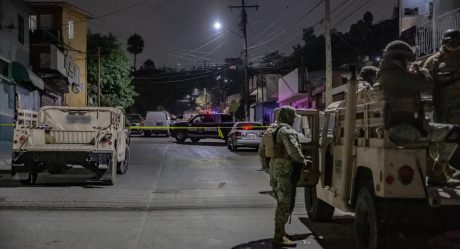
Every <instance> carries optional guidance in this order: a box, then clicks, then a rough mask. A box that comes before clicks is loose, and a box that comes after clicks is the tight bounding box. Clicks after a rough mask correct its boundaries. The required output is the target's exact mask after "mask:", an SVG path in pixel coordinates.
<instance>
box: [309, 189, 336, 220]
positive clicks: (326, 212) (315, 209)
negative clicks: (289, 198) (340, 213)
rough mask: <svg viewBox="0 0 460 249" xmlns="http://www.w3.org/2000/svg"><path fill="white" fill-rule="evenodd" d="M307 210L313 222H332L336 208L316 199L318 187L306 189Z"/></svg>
mask: <svg viewBox="0 0 460 249" xmlns="http://www.w3.org/2000/svg"><path fill="white" fill-rule="evenodd" d="M304 195H305V209H306V210H307V214H308V217H309V218H310V219H311V220H312V221H323V222H324V221H330V220H331V219H332V216H333V215H334V210H335V208H334V207H333V206H331V205H329V204H327V203H326V202H324V201H322V200H320V199H318V198H317V197H316V187H305V188H304Z"/></svg>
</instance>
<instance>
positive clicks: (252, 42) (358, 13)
mask: <svg viewBox="0 0 460 249" xmlns="http://www.w3.org/2000/svg"><path fill="white" fill-rule="evenodd" d="M320 1H321V0H247V4H251V5H255V4H258V5H260V8H259V9H258V10H255V9H251V10H249V12H248V16H249V24H248V41H249V56H250V57H249V60H250V61H254V60H257V59H258V58H260V57H261V56H263V55H264V54H266V53H268V52H272V51H274V50H280V51H281V52H282V53H284V54H290V53H291V52H292V46H293V45H295V44H297V43H300V44H302V40H301V37H302V28H304V27H308V26H315V24H316V26H315V31H316V33H317V34H320V33H321V32H323V23H321V19H322V18H323V17H324V4H322V3H319V2H320ZM67 2H69V3H72V4H74V5H76V6H78V7H79V8H81V9H83V10H86V11H87V12H89V13H90V14H91V15H92V16H93V17H94V19H93V20H91V21H90V25H89V26H90V29H91V31H92V32H102V33H108V32H111V33H114V34H115V35H116V36H117V37H118V38H119V40H120V41H121V42H123V43H126V40H127V38H128V37H129V35H130V34H132V33H138V34H140V35H141V36H142V37H143V38H144V41H145V48H144V52H143V53H142V54H141V55H138V63H137V64H138V65H140V64H142V62H143V61H145V60H146V59H148V58H150V59H152V60H153V61H155V63H156V65H157V66H163V65H166V66H170V67H174V68H177V67H180V68H190V67H192V66H193V65H196V66H198V65H202V64H203V61H204V60H207V61H208V62H207V63H208V64H215V63H217V64H219V63H223V61H224V59H225V58H227V57H239V56H240V53H241V51H242V47H243V39H242V38H241V37H239V36H238V35H236V34H235V33H239V27H238V23H239V21H240V11H239V10H233V11H231V10H230V9H229V8H228V5H240V4H241V1H240V0H150V1H149V0H67ZM396 3H397V0H331V5H332V6H331V9H332V25H333V27H334V28H336V29H337V30H339V31H344V32H346V31H348V29H349V26H350V25H351V24H352V23H355V22H356V21H357V20H359V19H361V18H362V16H363V14H364V12H366V11H371V12H372V13H373V14H374V22H378V21H379V20H382V19H384V18H389V17H390V16H391V15H392V10H393V6H394V5H395V4H396ZM315 6H316V8H313V7H315ZM334 10H335V11H334ZM216 21H219V22H220V23H222V25H223V29H222V30H221V31H220V32H218V31H216V30H215V29H214V28H213V24H214V22H216ZM228 30H230V31H228ZM130 58H132V56H131V55H130ZM179 64H180V65H179Z"/></svg>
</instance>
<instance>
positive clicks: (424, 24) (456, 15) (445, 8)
mask: <svg viewBox="0 0 460 249" xmlns="http://www.w3.org/2000/svg"><path fill="white" fill-rule="evenodd" d="M399 1H400V3H399V6H401V8H400V13H399V17H400V18H399V19H400V22H399V23H400V28H399V30H400V35H401V38H402V39H403V40H405V41H406V42H408V43H409V44H411V45H412V46H413V47H414V48H415V52H416V54H417V56H418V57H423V56H428V55H430V54H433V53H434V52H436V51H437V50H438V49H439V47H440V46H441V38H442V34H443V32H444V31H445V30H446V29H460V1H458V0H399Z"/></svg>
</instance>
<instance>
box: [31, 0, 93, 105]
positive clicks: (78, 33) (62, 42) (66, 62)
mask: <svg viewBox="0 0 460 249" xmlns="http://www.w3.org/2000/svg"><path fill="white" fill-rule="evenodd" d="M27 5H28V6H29V8H30V9H31V14H30V17H29V34H30V62H31V65H32V68H33V71H34V72H35V73H36V74H38V75H39V76H40V77H42V78H43V79H44V81H45V91H44V94H43V95H42V98H41V101H42V105H66V106H86V105H87V64H86V63H87V62H86V56H87V54H86V44H87V43H86V34H87V19H88V18H89V17H90V15H89V14H88V13H87V12H85V11H84V10H81V9H79V8H77V7H76V6H74V5H71V4H69V3H65V2H27Z"/></svg>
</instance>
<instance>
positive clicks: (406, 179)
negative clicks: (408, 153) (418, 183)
mask: <svg viewBox="0 0 460 249" xmlns="http://www.w3.org/2000/svg"><path fill="white" fill-rule="evenodd" d="M398 174H399V181H400V182H401V183H402V184H403V185H409V184H410V183H411V182H412V180H413V179H414V170H413V169H412V168H411V167H410V166H409V165H403V166H402V167H401V168H399V170H398Z"/></svg>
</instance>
